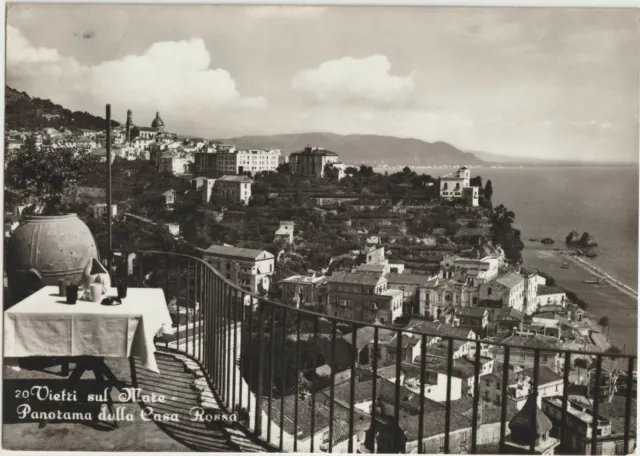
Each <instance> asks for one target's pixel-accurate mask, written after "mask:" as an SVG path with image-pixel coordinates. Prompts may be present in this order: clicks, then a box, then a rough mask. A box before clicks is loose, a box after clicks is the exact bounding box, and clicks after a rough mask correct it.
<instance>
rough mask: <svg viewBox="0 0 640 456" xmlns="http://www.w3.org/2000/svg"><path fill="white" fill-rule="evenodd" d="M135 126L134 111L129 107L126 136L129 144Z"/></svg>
mask: <svg viewBox="0 0 640 456" xmlns="http://www.w3.org/2000/svg"><path fill="white" fill-rule="evenodd" d="M132 128H133V112H132V111H131V109H127V123H126V126H125V137H126V142H127V144H128V143H129V142H130V141H131V129H132Z"/></svg>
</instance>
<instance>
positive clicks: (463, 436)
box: [460, 432, 467, 445]
mask: <svg viewBox="0 0 640 456" xmlns="http://www.w3.org/2000/svg"><path fill="white" fill-rule="evenodd" d="M460 443H461V444H463V445H464V444H466V443H467V433H466V432H463V433H462V434H460Z"/></svg>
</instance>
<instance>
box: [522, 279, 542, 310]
mask: <svg viewBox="0 0 640 456" xmlns="http://www.w3.org/2000/svg"><path fill="white" fill-rule="evenodd" d="M524 277H525V283H524V302H523V310H524V313H525V314H527V315H531V314H532V313H533V312H535V311H536V308H537V307H538V287H539V286H542V285H546V284H547V279H545V278H544V277H542V276H541V275H540V274H538V271H535V272H533V273H531V274H526V275H524Z"/></svg>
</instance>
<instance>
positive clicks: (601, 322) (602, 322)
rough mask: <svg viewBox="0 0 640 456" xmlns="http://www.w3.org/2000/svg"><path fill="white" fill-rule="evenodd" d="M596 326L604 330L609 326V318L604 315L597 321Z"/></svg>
mask: <svg viewBox="0 0 640 456" xmlns="http://www.w3.org/2000/svg"><path fill="white" fill-rule="evenodd" d="M598 324H599V325H600V327H601V328H602V329H603V330H604V328H605V327H607V326H609V317H607V316H606V315H605V316H604V317H602V318H600V319H599V320H598Z"/></svg>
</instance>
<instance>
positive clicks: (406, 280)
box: [387, 273, 429, 285]
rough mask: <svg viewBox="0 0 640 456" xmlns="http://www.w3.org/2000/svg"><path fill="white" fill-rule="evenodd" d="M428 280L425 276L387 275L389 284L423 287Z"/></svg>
mask: <svg viewBox="0 0 640 456" xmlns="http://www.w3.org/2000/svg"><path fill="white" fill-rule="evenodd" d="M428 280H429V276H428V275H426V274H395V273H390V274H387V282H388V283H389V284H394V283H399V284H406V285H425V284H426V283H427V281H428Z"/></svg>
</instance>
